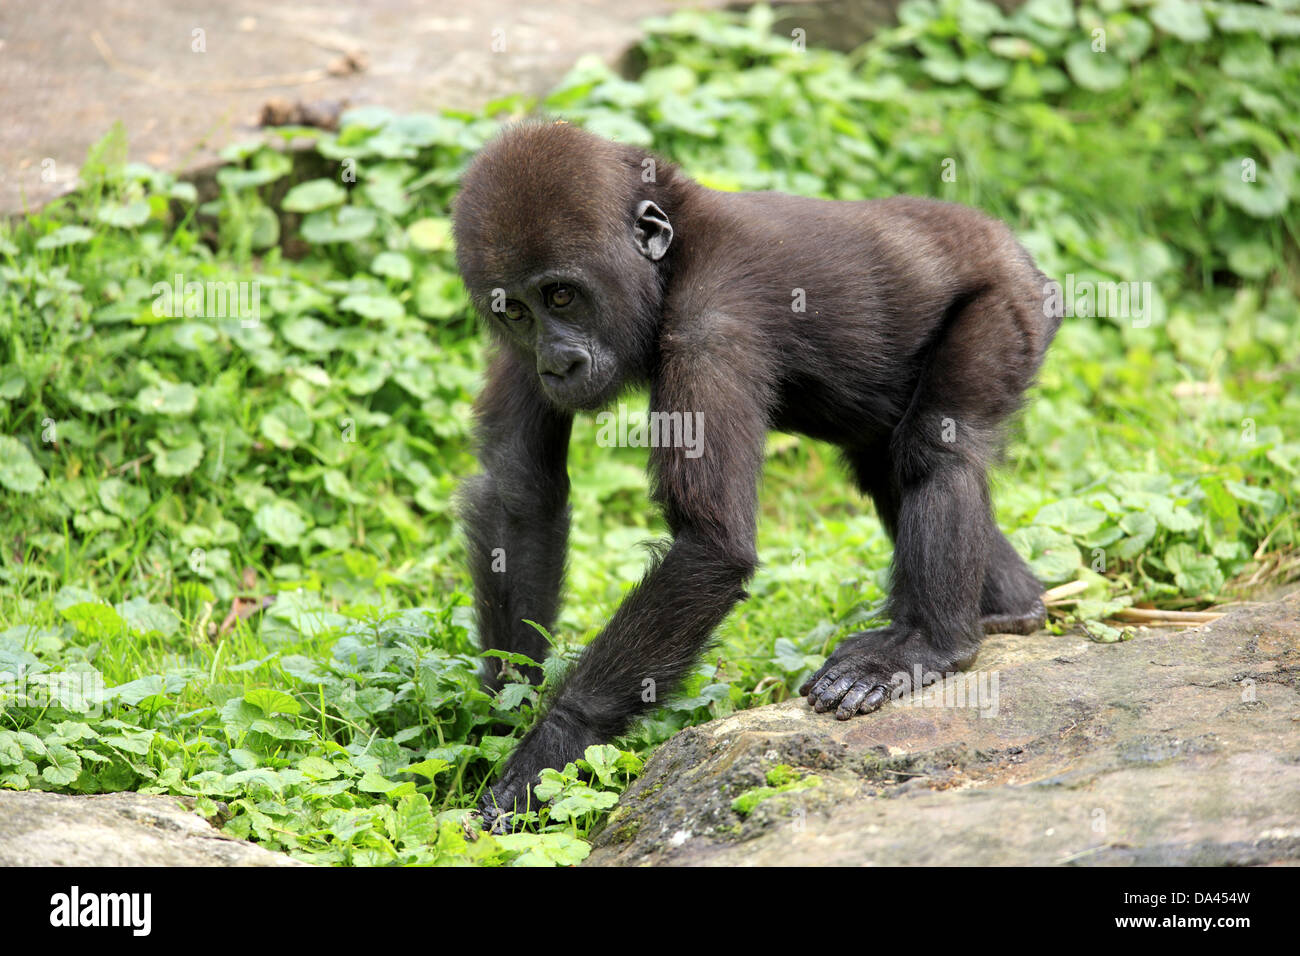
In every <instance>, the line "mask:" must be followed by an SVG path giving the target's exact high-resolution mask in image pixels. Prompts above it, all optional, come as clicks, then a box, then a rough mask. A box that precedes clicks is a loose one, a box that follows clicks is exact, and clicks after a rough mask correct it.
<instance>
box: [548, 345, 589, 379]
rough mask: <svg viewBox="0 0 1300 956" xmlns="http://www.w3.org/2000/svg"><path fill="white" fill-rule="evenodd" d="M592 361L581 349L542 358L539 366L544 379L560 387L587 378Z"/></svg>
mask: <svg viewBox="0 0 1300 956" xmlns="http://www.w3.org/2000/svg"><path fill="white" fill-rule="evenodd" d="M590 364H591V359H590V358H588V356H587V353H586V352H584V351H582V350H581V349H572V350H569V349H566V350H564V351H563V352H555V353H552V354H550V355H547V356H545V357H543V358H541V359H540V360H539V361H538V363H537V365H538V369H537V370H538V371H539V372H541V374H542V378H543V379H545V380H547V381H548V382H551V383H552V384H555V385H559V384H561V383H563V384H569V383H571V382H580V381H582V379H584V378H586V376H587V369H588V367H589V366H590Z"/></svg>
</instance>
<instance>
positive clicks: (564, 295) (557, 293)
mask: <svg viewBox="0 0 1300 956" xmlns="http://www.w3.org/2000/svg"><path fill="white" fill-rule="evenodd" d="M549 301H550V304H551V306H552V307H554V308H557V309H562V308H564V307H565V306H566V305H568V304H569V303H570V302H572V301H573V290H572V289H570V288H569V287H568V286H567V285H556V286H551V294H550V296H549Z"/></svg>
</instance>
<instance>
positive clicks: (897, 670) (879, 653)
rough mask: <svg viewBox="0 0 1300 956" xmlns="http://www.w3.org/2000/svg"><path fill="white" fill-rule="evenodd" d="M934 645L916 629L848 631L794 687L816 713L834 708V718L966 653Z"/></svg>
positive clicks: (866, 707) (863, 710) (953, 664)
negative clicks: (846, 635)
mask: <svg viewBox="0 0 1300 956" xmlns="http://www.w3.org/2000/svg"><path fill="white" fill-rule="evenodd" d="M970 656H971V655H970V652H967V653H966V654H963V655H961V656H960V657H957V656H953V655H952V654H950V653H947V652H943V651H940V650H938V649H937V648H935V647H933V646H932V645H931V644H930V642H929V641H928V640H926V638H925V637H924V635H922V634H921V633H920V632H919V631H908V630H904V629H901V628H900V629H896V628H893V627H887V628H883V629H881V630H877V631H861V632H859V633H857V634H850V635H849V636H848V637H846V638H845V639H844V640H843V641H842V642H840V645H839V647H837V648H835V650H834V651H833V652H832V653H831V655H830V657H828V658H827V659H826V663H825V664H823V665H822V666H821V668H820V669H819V670H818V671H817V672H816V673H815V674H813V675H812V677H810V678H808V680H806V681H804V684H803V686H802V687H800V688H799V693H800V694H803V695H804V696H806V697H807V698H808V702H809V703H810V704H811V705H812V706H813V709H814V710H816V711H817V712H818V713H819V714H820V713H825V712H826V711H828V710H834V711H835V716H836V718H837V719H839V720H848V719H849V718H850V717H852V716H854V715H855V714H868V713H871V711H873V710H876V709H877V708H879V707H880V705H881V704H883V703H884V702H885V701H886V700H888V699H890V698H891V697H892V698H894V699H898V698H900V697H902V696H903V695H904V694H906V693H908V692H909V691H911V690H912V689H913V688H915V687H918V686H923V685H925V684H929V683H933V682H934V681H936V680H939V679H940V678H942V677H943V676H944V674H945V673H950V672H952V671H954V670H956V669H958V666H959V662H961V661H964V660H967V659H969V657H970Z"/></svg>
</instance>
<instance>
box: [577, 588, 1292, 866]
mask: <svg viewBox="0 0 1300 956" xmlns="http://www.w3.org/2000/svg"><path fill="white" fill-rule="evenodd" d="M959 689H964V690H965V691H966V692H967V693H966V698H965V700H964V701H962V700H961V698H959V696H958V694H957V691H958V690H959ZM945 694H946V695H947V701H946V702H945V701H944V697H943V695H945ZM786 767H788V768H790V769H788V770H787V769H785V768H786ZM1269 863H1291V864H1297V863H1300V594H1293V595H1292V596H1290V597H1288V598H1285V599H1282V600H1280V601H1277V602H1274V603H1270V604H1266V605H1262V606H1258V607H1252V608H1243V609H1240V610H1237V611H1234V612H1233V613H1231V614H1229V615H1228V616H1227V617H1225V618H1223V619H1221V620H1219V621H1216V622H1215V623H1213V624H1210V625H1206V626H1203V627H1199V628H1196V629H1193V630H1187V631H1181V632H1175V631H1171V630H1148V631H1143V632H1140V634H1139V636H1138V637H1136V638H1135V639H1133V640H1131V641H1128V642H1125V643H1122V644H1109V645H1107V644H1096V643H1093V642H1091V641H1089V640H1087V639H1086V638H1080V637H1077V636H1071V637H1053V636H1051V635H1048V634H1046V633H1040V634H1037V635H1031V636H1029V637H1017V636H1010V635H996V636H993V637H991V638H989V640H988V641H987V642H986V645H985V647H984V649H983V650H982V651H981V653H980V656H979V658H978V659H977V660H976V662H975V665H974V669H973V671H971V672H968V674H967V675H965V676H962V675H959V676H956V677H949V678H948V679H946V680H944V681H942V682H940V683H939V684H935V685H933V686H931V687H928V688H926V689H925V690H924V691H922V692H920V693H915V694H912V695H910V696H909V697H907V698H904V699H903V700H901V701H898V702H895V703H891V704H887V705H886V707H885V708H883V709H882V710H880V711H878V712H877V713H875V714H873V715H870V716H866V717H858V718H856V719H854V720H851V721H845V722H840V721H836V720H835V719H834V718H833V717H832V716H831V715H830V714H825V715H821V714H816V713H813V712H812V711H811V710H810V709H809V708H808V706H807V704H806V703H804V702H803V701H802V700H794V701H787V702H785V703H782V704H775V705H772V706H769V707H763V708H759V709H757V710H752V711H746V712H742V713H738V714H735V715H732V716H730V717H727V718H725V719H722V720H718V721H714V722H713V723H710V724H706V725H703V726H699V727H693V728H690V729H687V730H685V731H683V732H682V733H680V734H678V735H677V736H676V737H674V738H673V739H672V740H670V741H669V742H668V743H666V744H664V745H663V746H662V747H661V748H660V749H659V750H658V751H657V752H656V753H655V755H654V757H653V758H652V759H651V760H650V762H649V764H648V765H647V768H646V772H645V774H644V775H643V776H642V777H641V779H640V780H639V781H637V782H636V784H635V785H634V786H633V787H632V788H631V789H630V790H629V792H628V794H627V795H626V796H625V798H624V800H623V801H622V804H621V805H620V806H619V807H618V808H617V809H616V810H615V812H614V814H613V815H612V816H611V819H610V821H609V823H608V824H607V825H606V827H605V829H604V830H603V831H602V832H601V833H600V834H599V835H598V837H597V839H596V849H595V851H594V852H593V853H592V855H591V857H590V859H589V860H588V864H589V865H602V864H655V865H665V864H667V865H699V864H705V865H719V866H750V865H773V864H786V865H808V864H843V865H871V864H882V865H895V864H958V865H962V864H980V865H984V864H994V865H1019V864H1035V865H1038V864H1076V865H1098V864H1103V865H1104V864H1110V865H1129V864H1143V865H1145V864H1194V865H1216V864H1247V865H1250V864H1269Z"/></svg>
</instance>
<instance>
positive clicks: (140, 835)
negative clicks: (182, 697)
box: [0, 790, 306, 866]
mask: <svg viewBox="0 0 1300 956" xmlns="http://www.w3.org/2000/svg"><path fill="white" fill-rule="evenodd" d="M305 865H306V864H303V863H299V862H298V861H296V860H294V859H292V858H290V857H288V856H284V855H282V854H279V853H272V852H270V851H269V850H263V849H262V848H261V847H258V846H255V845H254V844H252V843H244V842H243V841H241V840H236V839H233V838H232V837H228V836H225V835H224V834H222V833H220V832H219V831H217V830H216V829H214V828H213V827H212V826H211V825H210V824H209V823H208V822H207V821H206V820H204V819H203V818H202V817H200V816H198V815H197V814H195V813H194V812H193V811H191V810H190V809H188V808H187V807H186V806H185V805H184V804H183V803H182V802H181V801H180V800H178V799H176V798H175V797H157V796H146V795H145V794H139V793H111V794H105V795H103V796H92V797H74V796H63V795H60V794H55V793H39V792H35V791H32V792H26V793H15V792H13V791H9V790H0V866H305Z"/></svg>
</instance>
